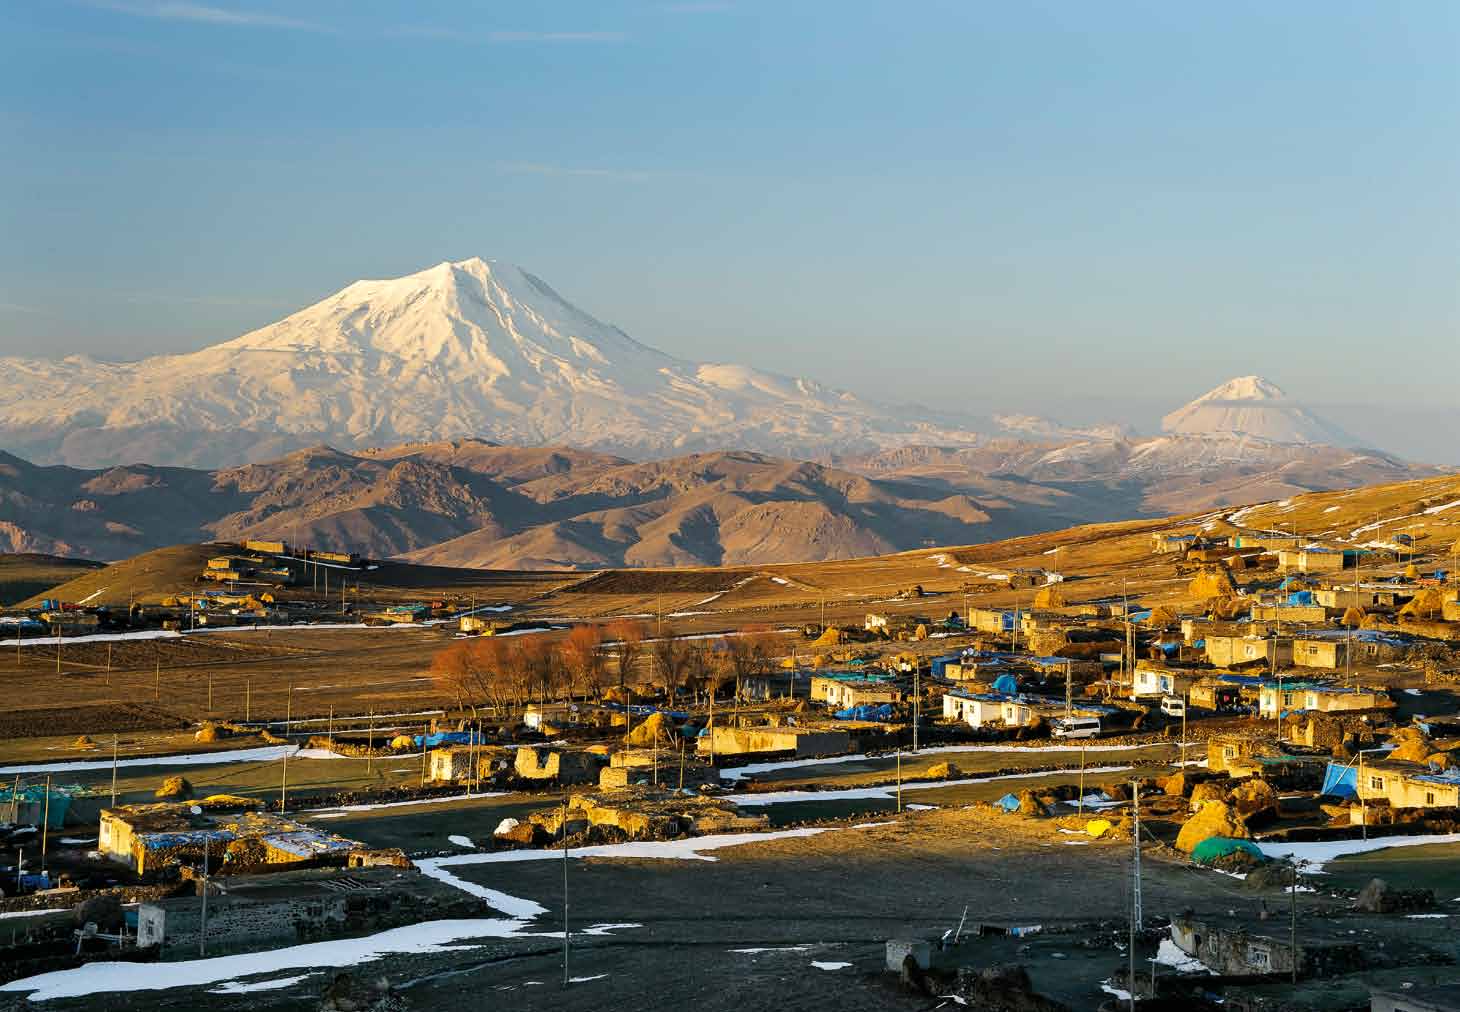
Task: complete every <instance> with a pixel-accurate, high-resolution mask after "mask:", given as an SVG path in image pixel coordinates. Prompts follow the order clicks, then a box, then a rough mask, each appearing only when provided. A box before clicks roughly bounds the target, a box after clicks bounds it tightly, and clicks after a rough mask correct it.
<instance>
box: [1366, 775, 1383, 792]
mask: <svg viewBox="0 0 1460 1012" xmlns="http://www.w3.org/2000/svg"><path fill="white" fill-rule="evenodd" d="M1383 789H1384V778H1383V777H1370V778H1369V790H1371V791H1382V790H1383Z"/></svg>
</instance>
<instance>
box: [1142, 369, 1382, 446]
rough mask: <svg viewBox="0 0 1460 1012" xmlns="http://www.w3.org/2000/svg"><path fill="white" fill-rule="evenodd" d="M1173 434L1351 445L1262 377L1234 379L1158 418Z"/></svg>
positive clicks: (1350, 439) (1346, 436)
mask: <svg viewBox="0 0 1460 1012" xmlns="http://www.w3.org/2000/svg"><path fill="white" fill-rule="evenodd" d="M1161 428H1162V430H1163V431H1165V432H1168V433H1171V434H1172V435H1175V436H1202V437H1222V438H1230V437H1240V438H1243V439H1256V440H1261V441H1263V442H1268V443H1284V444H1323V445H1328V446H1354V445H1357V441H1356V440H1355V439H1354V437H1353V436H1351V435H1349V434H1348V433H1346V432H1344V431H1343V430H1342V429H1340V428H1339V427H1338V426H1336V425H1334V424H1333V423H1331V422H1329V421H1327V420H1326V419H1323V418H1320V417H1318V416H1317V415H1315V414H1314V413H1313V412H1311V411H1309V410H1308V409H1307V408H1305V407H1303V406H1302V405H1300V404H1297V403H1294V402H1293V401H1290V400H1289V399H1288V396H1287V394H1286V393H1284V392H1283V390H1282V388H1281V387H1279V386H1278V385H1277V384H1276V383H1273V382H1271V381H1269V380H1266V379H1264V378H1262V377H1261V376H1238V377H1237V378H1235V379H1230V380H1228V381H1227V382H1225V383H1223V384H1222V385H1221V386H1219V387H1216V388H1214V389H1212V390H1208V391H1207V392H1206V393H1204V394H1202V395H1201V396H1200V397H1198V398H1197V399H1196V400H1194V401H1192V402H1191V403H1189V404H1187V405H1185V406H1184V407H1181V408H1178V409H1177V410H1175V411H1173V412H1171V413H1170V414H1169V415H1167V416H1166V417H1165V418H1163V419H1161Z"/></svg>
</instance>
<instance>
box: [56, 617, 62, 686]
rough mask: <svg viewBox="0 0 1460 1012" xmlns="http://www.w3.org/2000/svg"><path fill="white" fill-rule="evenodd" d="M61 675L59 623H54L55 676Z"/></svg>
mask: <svg viewBox="0 0 1460 1012" xmlns="http://www.w3.org/2000/svg"><path fill="white" fill-rule="evenodd" d="M60 673H61V623H59V622H57V623H56V674H58V675H59V674H60Z"/></svg>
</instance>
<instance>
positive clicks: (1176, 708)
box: [1161, 696, 1186, 717]
mask: <svg viewBox="0 0 1460 1012" xmlns="http://www.w3.org/2000/svg"><path fill="white" fill-rule="evenodd" d="M1161 712H1162V713H1164V714H1165V715H1166V716H1168V717H1184V716H1186V700H1184V699H1182V698H1181V697H1180V696H1162V697H1161Z"/></svg>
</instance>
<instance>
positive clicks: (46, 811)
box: [41, 773, 51, 874]
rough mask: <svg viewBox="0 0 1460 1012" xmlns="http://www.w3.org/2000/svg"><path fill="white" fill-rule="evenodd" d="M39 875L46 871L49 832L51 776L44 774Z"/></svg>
mask: <svg viewBox="0 0 1460 1012" xmlns="http://www.w3.org/2000/svg"><path fill="white" fill-rule="evenodd" d="M41 812H42V814H41V874H45V871H46V843H47V841H48V840H49V838H50V832H51V775H50V774H49V773H47V774H46V798H45V802H44V804H43V805H42V809H41Z"/></svg>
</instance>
